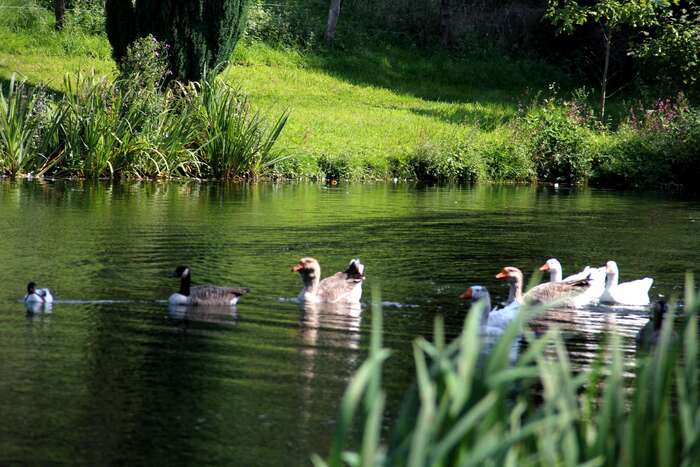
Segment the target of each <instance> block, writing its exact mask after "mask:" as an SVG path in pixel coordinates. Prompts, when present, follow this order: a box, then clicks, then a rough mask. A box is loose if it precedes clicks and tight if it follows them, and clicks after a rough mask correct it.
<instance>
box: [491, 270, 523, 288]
mask: <svg viewBox="0 0 700 467" xmlns="http://www.w3.org/2000/svg"><path fill="white" fill-rule="evenodd" d="M496 279H500V280H502V281H507V282H508V283H510V284H517V283H520V284H521V285H522V283H523V273H522V271H520V269H518V268H515V267H513V266H506V267H504V268H503V269H501V272H499V273H498V274H496Z"/></svg>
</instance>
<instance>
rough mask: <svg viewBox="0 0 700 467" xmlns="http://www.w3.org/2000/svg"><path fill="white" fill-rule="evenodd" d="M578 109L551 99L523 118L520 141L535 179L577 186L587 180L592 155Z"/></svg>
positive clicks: (533, 107)
mask: <svg viewBox="0 0 700 467" xmlns="http://www.w3.org/2000/svg"><path fill="white" fill-rule="evenodd" d="M579 109H580V106H579V105H573V104H571V103H566V102H561V101H559V100H558V99H556V98H551V99H546V100H545V101H544V103H543V105H542V106H535V105H533V106H531V107H530V109H529V111H528V113H527V114H526V115H525V117H524V119H523V122H522V123H523V126H522V128H521V131H522V132H523V136H522V138H523V139H524V140H525V141H527V145H528V152H529V153H530V157H531V159H532V161H533V163H534V167H535V171H536V173H537V178H538V179H539V180H542V181H549V182H567V183H577V182H581V181H585V180H586V179H588V178H589V177H590V175H591V168H592V164H593V154H592V152H591V151H590V146H589V145H588V144H587V137H588V135H589V131H588V128H586V126H585V125H584V124H583V122H582V121H581V115H580V114H581V113H580V110H579Z"/></svg>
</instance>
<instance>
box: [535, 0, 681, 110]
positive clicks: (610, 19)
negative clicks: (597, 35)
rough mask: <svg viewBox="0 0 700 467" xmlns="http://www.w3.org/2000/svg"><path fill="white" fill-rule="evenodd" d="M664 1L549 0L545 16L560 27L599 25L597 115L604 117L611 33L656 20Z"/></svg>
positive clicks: (568, 28) (569, 30)
mask: <svg viewBox="0 0 700 467" xmlns="http://www.w3.org/2000/svg"><path fill="white" fill-rule="evenodd" d="M674 1H677V0H674ZM667 5H668V3H667V2H666V1H665V0H594V1H593V2H592V3H591V2H586V3H583V2H582V3H579V1H577V0H549V5H548V8H547V17H548V18H549V19H551V20H552V22H553V23H554V24H555V25H556V26H558V27H559V28H560V30H561V31H563V32H566V33H571V32H573V31H574V30H575V29H576V28H577V27H579V26H582V25H584V24H586V23H588V22H595V23H597V24H598V25H599V26H600V30H601V35H602V38H603V47H604V59H603V71H602V76H601V81H600V114H601V117H605V102H606V99H607V88H608V72H609V68H610V48H611V46H612V42H613V37H614V36H615V35H616V33H618V32H619V30H620V28H621V27H622V26H629V27H632V28H638V27H641V26H650V25H652V24H656V23H657V21H658V18H657V12H658V11H659V9H661V8H664V7H666V6H667Z"/></svg>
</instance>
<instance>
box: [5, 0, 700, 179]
mask: <svg viewBox="0 0 700 467" xmlns="http://www.w3.org/2000/svg"><path fill="white" fill-rule="evenodd" d="M17 2H18V3H22V2H20V0H17ZM25 3H26V2H25ZM12 13H13V12H12V11H11V10H0V75H1V76H2V77H3V78H4V79H5V80H7V79H8V78H9V76H11V74H12V73H15V72H16V73H18V74H19V75H20V76H22V77H26V78H27V80H28V82H29V83H30V84H32V85H38V84H40V83H41V84H45V85H46V86H48V87H49V88H50V89H52V90H54V91H57V92H59V93H64V92H65V88H64V84H63V83H64V74H65V73H75V72H76V71H77V70H83V71H85V70H89V69H95V70H96V72H97V74H105V75H108V76H110V77H112V78H113V77H115V76H116V69H115V67H114V64H113V62H112V60H111V58H110V48H109V44H108V43H107V41H106V39H105V37H104V35H102V34H95V33H91V32H86V30H85V27H83V26H81V25H79V24H73V23H71V22H70V21H69V22H68V29H67V30H66V31H64V32H63V33H56V32H54V31H53V30H52V19H51V15H50V13H49V12H47V11H45V10H41V9H37V10H36V12H34V13H32V15H33V16H32V15H30V16H29V17H27V18H24V19H17V18H15V17H11V16H10V15H11V14H12ZM470 50H471V51H470V52H466V51H461V52H459V53H449V54H448V53H446V52H436V51H429V50H424V49H422V50H419V49H416V48H413V47H410V46H404V47H397V46H390V45H381V44H372V45H366V46H363V47H358V48H352V49H349V48H338V49H333V50H324V49H321V48H318V47H316V48H312V49H304V48H300V47H297V48H294V47H290V46H280V45H276V46H272V45H270V44H267V43H265V42H262V41H259V40H250V39H249V40H246V41H243V42H242V43H241V44H240V45H239V47H238V48H237V50H236V52H235V54H234V57H233V60H232V64H231V65H230V66H229V67H228V68H227V69H226V70H225V71H224V72H223V73H222V75H221V76H222V78H223V79H224V80H225V81H226V82H228V83H229V84H231V85H233V86H234V87H236V88H240V89H241V90H242V91H244V92H245V93H246V94H247V95H248V96H250V101H251V102H252V104H253V106H254V107H256V108H259V109H262V111H263V113H264V114H266V115H279V114H280V113H281V112H282V111H286V110H288V111H289V112H290V119H289V121H288V122H287V125H286V127H285V129H284V131H283V132H282V134H281V135H280V138H279V140H278V141H277V143H276V146H275V147H274V149H273V152H274V156H275V157H274V158H277V157H278V156H289V157H286V158H284V159H280V160H279V162H277V163H275V164H273V165H271V166H270V167H268V170H267V173H271V174H273V175H274V174H276V175H281V176H285V177H291V178H295V177H319V178H320V177H326V178H336V179H338V178H339V179H363V178H394V177H398V178H402V179H403V178H406V179H420V180H425V181H432V180H442V179H450V180H462V181H475V180H476V181H478V180H492V181H528V180H534V179H540V180H546V181H559V182H578V181H583V180H593V181H594V182H600V183H606V184H622V185H657V184H659V183H681V184H683V183H684V184H688V182H689V181H692V180H690V179H689V177H688V175H687V174H688V173H691V172H692V171H696V172H697V169H698V168H700V158H699V157H698V155H697V151H696V149H695V148H697V147H699V146H700V144H698V143H699V142H700V118H699V117H698V112H696V111H695V110H693V109H692V108H691V107H690V106H688V105H687V103H685V102H683V99H682V98H680V99H678V98H674V99H672V100H666V99H647V100H644V101H642V100H635V99H631V100H629V101H627V102H623V101H618V102H613V103H611V105H610V107H612V108H616V109H617V112H616V113H615V112H613V117H612V119H611V120H608V121H605V122H600V121H598V119H597V118H596V116H595V113H594V112H593V111H592V108H591V105H590V103H591V102H592V101H593V100H594V98H593V96H591V95H590V94H588V93H586V92H583V91H581V90H578V91H577V92H576V93H575V94H572V91H571V90H572V89H573V87H574V84H573V82H572V80H571V78H569V77H568V76H567V74H566V73H564V72H563V71H562V70H560V69H557V68H555V67H553V66H551V65H547V64H545V63H543V62H541V61H536V60H532V59H528V58H525V57H520V58H517V59H516V58H512V57H509V56H508V55H507V54H504V53H502V52H500V51H499V50H498V49H495V48H488V47H486V46H485V47H484V48H483V50H480V49H479V48H478V47H473V48H471V49H470ZM477 50H480V51H477ZM5 84H6V85H7V81H6V82H5ZM560 89H563V90H560ZM630 109H632V110H630ZM189 143H191V142H184V144H185V145H187V144H189ZM165 156H166V157H167V154H166V155H165ZM274 158H273V159H274ZM174 165H175V166H176V165H177V164H174ZM187 173H193V171H189V172H188V171H177V170H176V171H168V174H167V175H166V176H177V175H186V174H187ZM240 175H245V174H240Z"/></svg>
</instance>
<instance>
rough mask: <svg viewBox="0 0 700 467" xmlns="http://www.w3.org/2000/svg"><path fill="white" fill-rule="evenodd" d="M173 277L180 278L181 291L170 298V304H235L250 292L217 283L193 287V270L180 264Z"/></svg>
mask: <svg viewBox="0 0 700 467" xmlns="http://www.w3.org/2000/svg"><path fill="white" fill-rule="evenodd" d="M172 276H173V277H179V278H180V291H179V292H176V293H174V294H172V295H171V296H170V298H169V299H168V303H169V304H170V305H191V306H197V305H200V306H202V305H229V306H232V305H235V304H237V303H238V300H240V298H241V297H242V296H243V295H245V294H247V293H248V292H250V289H247V288H242V287H219V286H217V285H197V286H194V287H192V286H191V282H192V272H191V270H190V268H189V267H188V266H178V267H177V268H176V269H175V272H174V273H173V274H172Z"/></svg>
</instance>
